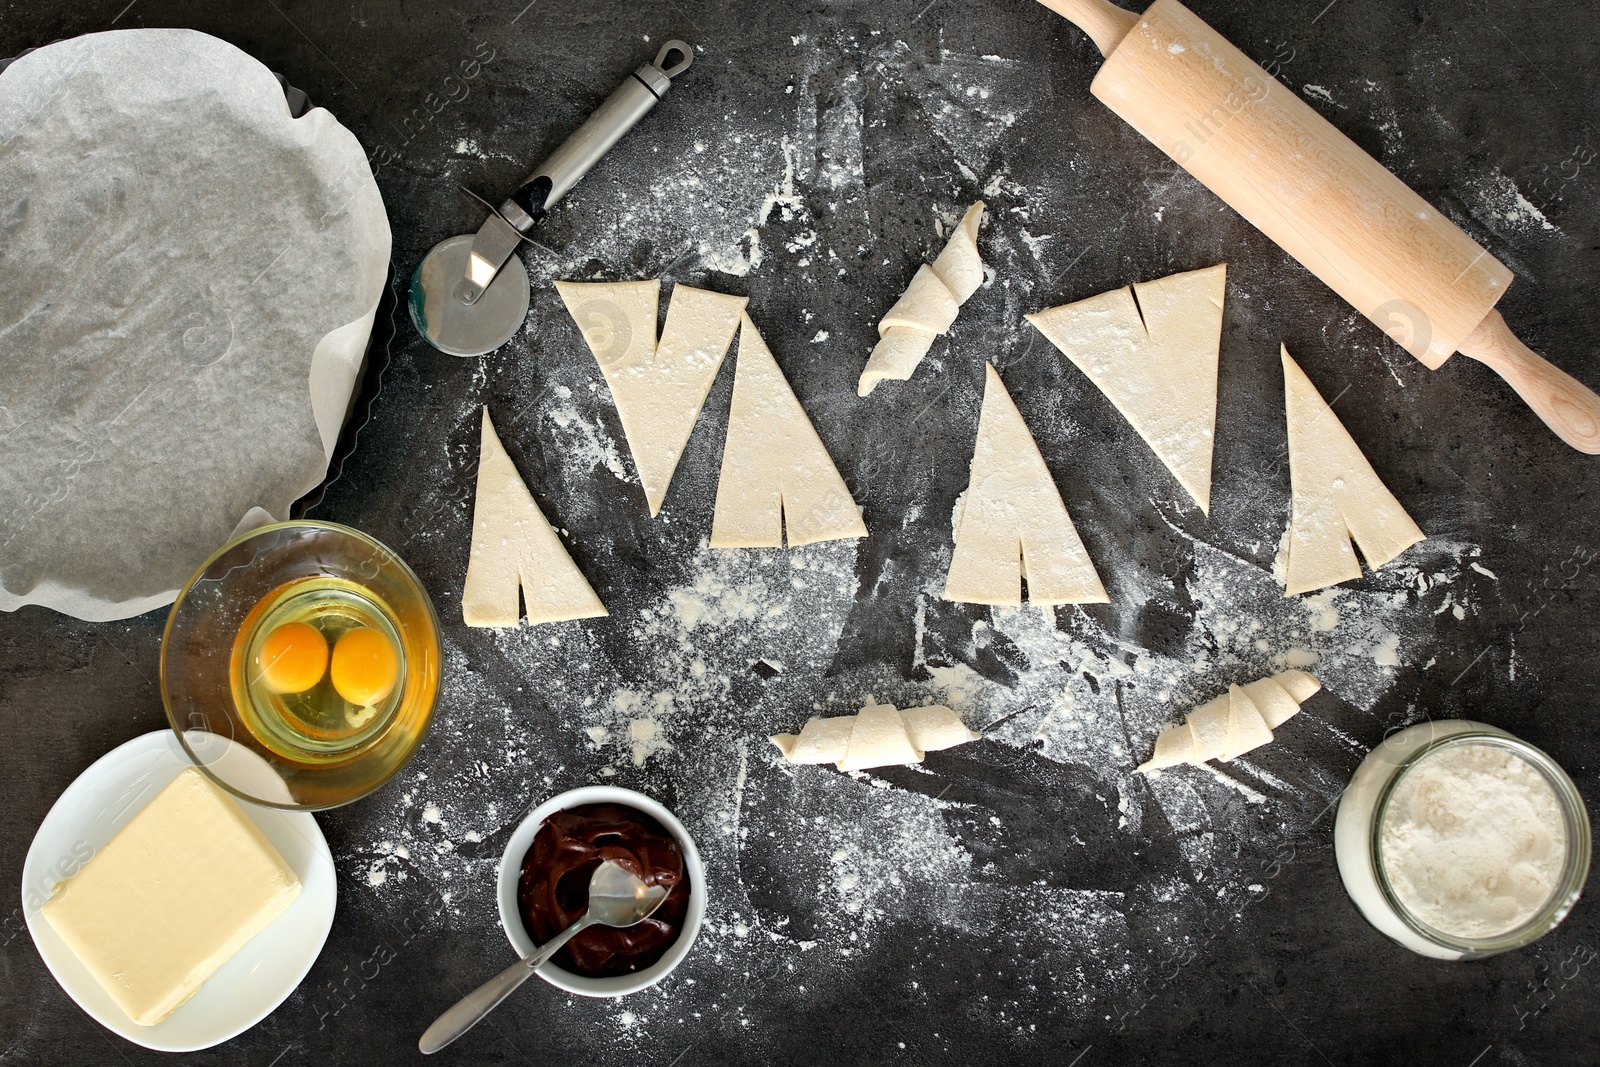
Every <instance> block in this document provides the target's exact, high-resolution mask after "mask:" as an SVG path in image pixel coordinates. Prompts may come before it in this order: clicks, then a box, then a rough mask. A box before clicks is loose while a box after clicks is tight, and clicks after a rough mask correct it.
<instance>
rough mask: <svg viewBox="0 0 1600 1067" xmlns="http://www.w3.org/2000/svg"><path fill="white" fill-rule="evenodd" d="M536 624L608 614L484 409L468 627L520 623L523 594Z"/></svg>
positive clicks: (465, 599)
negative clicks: (520, 606)
mask: <svg viewBox="0 0 1600 1067" xmlns="http://www.w3.org/2000/svg"><path fill="white" fill-rule="evenodd" d="M519 588H520V589H521V591H522V598H523V599H524V600H525V601H526V602H527V605H528V621H529V622H530V623H535V624H537V623H541V622H560V621H562V620H564V619H590V618H594V617H595V616H597V615H605V614H606V613H607V612H606V609H605V605H603V604H601V603H600V598H599V597H597V596H595V595H594V589H592V588H591V587H590V585H589V582H588V580H587V579H585V578H584V576H583V573H582V572H581V571H579V570H578V567H577V565H576V564H574V563H573V562H572V557H571V556H569V555H568V554H567V550H566V547H565V546H564V545H562V543H561V538H559V537H557V536H556V532H555V530H553V529H551V527H550V523H549V522H547V521H546V520H545V517H544V513H543V512H541V511H540V510H539V505H538V504H536V503H534V500H533V494H532V493H530V492H528V487H527V485H526V484H525V483H524V482H523V480H522V478H521V476H520V475H518V474H517V468H516V467H515V466H513V465H512V463H511V457H510V456H508V455H506V450H505V448H504V447H503V446H502V445H501V444H500V438H499V436H498V435H497V434H496V433H495V432H494V423H492V422H490V421H489V409H488V408H484V409H483V434H482V438H481V443H480V444H479V446H478V495H477V499H476V500H475V501H474V502H473V505H472V557H471V559H470V560H469V561H468V563H467V581H466V586H465V588H463V589H462V590H461V618H462V621H464V622H465V623H466V624H467V625H468V626H515V625H517V620H518V615H517V590H518V589H519Z"/></svg>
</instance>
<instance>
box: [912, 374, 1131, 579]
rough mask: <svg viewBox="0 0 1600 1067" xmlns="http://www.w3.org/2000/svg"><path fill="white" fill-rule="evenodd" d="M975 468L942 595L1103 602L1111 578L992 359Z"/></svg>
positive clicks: (974, 457)
mask: <svg viewBox="0 0 1600 1067" xmlns="http://www.w3.org/2000/svg"><path fill="white" fill-rule="evenodd" d="M984 373H985V379H984V389H983V409H982V411H981V413H980V414H979V416H978V439H977V442H976V444H975V445H974V447H973V451H972V476H971V479H970V480H969V481H968V483H967V491H966V494H965V496H964V497H963V501H962V504H961V506H960V509H959V511H960V515H959V517H958V519H957V522H956V530H955V540H956V548H955V554H954V555H953V556H952V558H951V560H950V571H949V574H948V575H947V577H946V578H945V587H944V598H945V599H946V600H955V601H961V602H963V603H968V604H1004V605H1018V604H1021V603H1022V580H1023V579H1024V578H1026V579H1027V581H1028V599H1029V601H1031V602H1032V603H1034V604H1104V603H1107V602H1108V600H1109V598H1108V597H1107V596H1106V590H1105V586H1104V585H1102V584H1101V582H1100V575H1099V574H1098V573H1096V571H1095V569H1094V563H1093V562H1091V561H1090V559H1089V553H1088V551H1087V550H1085V549H1084V547H1083V541H1082V540H1081V539H1080V538H1079V537H1078V531H1077V530H1076V529H1075V528H1074V527H1073V525H1072V518H1071V516H1069V515H1068V514H1067V507H1066V505H1065V504H1064V503H1062V501H1061V493H1060V492H1059V491H1058V490H1057V489H1056V483H1055V481H1054V480H1053V479H1052V478H1051V477H1050V469H1049V468H1048V467H1046V466H1045V462H1044V456H1042V455H1041V454H1040V453H1039V446H1038V445H1037V444H1036V443H1035V442H1034V440H1033V435H1032V434H1031V433H1029V432H1028V426H1027V424H1026V423H1024V422H1023V421H1022V415H1021V413H1020V412H1018V411H1017V406H1016V404H1014V403H1012V401H1011V394H1010V393H1008V392H1006V387H1005V383H1003V382H1002V381H1001V380H1000V375H999V373H998V372H997V371H996V370H995V369H994V367H993V366H992V365H986V368H985V372H984Z"/></svg>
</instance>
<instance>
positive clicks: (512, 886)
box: [497, 785, 706, 997]
mask: <svg viewBox="0 0 1600 1067" xmlns="http://www.w3.org/2000/svg"><path fill="white" fill-rule="evenodd" d="M583 804H621V805H623V806H624V807H629V808H633V809H635V810H636V811H642V812H644V813H645V814H646V815H648V816H650V817H651V818H653V819H655V820H656V822H658V823H660V824H661V825H662V826H663V827H664V828H665V829H666V831H667V832H668V833H670V834H671V835H672V836H673V837H674V838H675V839H676V840H677V842H678V848H679V849H680V850H681V851H682V852H683V869H684V873H686V874H687V875H688V876H689V910H688V911H687V912H686V913H685V914H684V917H683V928H682V929H681V930H680V931H679V932H678V939H677V940H676V941H674V942H673V943H672V946H671V947H670V948H668V949H667V951H666V955H664V956H662V957H661V958H660V959H659V960H657V961H656V962H655V963H654V964H653V965H651V966H649V967H646V968H645V969H644V970H642V971H635V972H634V973H632V974H621V975H617V976H616V977H614V978H585V977H584V976H583V975H580V974H573V973H572V972H571V971H567V970H563V969H562V968H561V967H559V966H557V965H556V964H555V963H554V962H551V963H546V964H545V965H544V966H543V967H540V968H539V970H538V972H537V973H538V975H539V977H540V978H543V979H544V980H545V981H546V982H549V983H550V984H551V985H553V986H555V987H556V988H558V989H565V990H566V991H567V992H568V993H576V994H578V995H579V996H582V997H620V996H623V995H624V994H626V993H637V992H638V991H639V990H641V989H645V988H648V987H649V986H653V985H655V984H656V983H657V982H659V981H661V979H663V978H665V977H666V976H667V975H668V974H670V973H672V969H673V968H674V967H676V966H677V965H678V964H679V962H680V961H682V959H683V958H684V957H685V956H687V955H688V954H689V949H690V948H692V947H693V946H694V942H695V938H697V937H699V936H700V920H701V919H702V918H704V916H705V913H706V872H705V868H704V867H702V866H701V865H700V853H699V851H697V850H696V849H695V847H694V839H693V838H692V837H690V836H689V831H688V830H685V829H684V828H683V823H681V822H679V821H678V818H677V816H675V815H673V814H672V812H670V811H668V810H667V809H666V808H664V807H662V806H661V805H660V804H658V803H656V802H655V801H654V800H651V799H650V798H649V797H647V796H645V795H644V794H643V793H635V792H634V791H633V790H631V789H622V788H619V787H617V786H614V785H586V786H584V787H582V788H581V789H569V790H567V791H566V792H565V793H561V794H558V795H556V796H553V797H551V798H550V799H549V800H547V801H545V802H544V803H543V804H540V805H539V806H538V807H537V808H534V809H533V811H532V812H531V813H529V815H528V817H527V818H526V819H523V820H522V825H521V826H518V827H517V831H516V833H514V834H512V835H511V840H510V841H508V842H506V850H505V854H504V855H502V856H501V857H500V873H499V875H498V883H497V890H498V892H497V896H498V897H499V900H500V925H501V926H502V927H504V928H505V931H506V937H507V938H508V939H510V941H511V947H512V948H514V949H516V950H517V954H518V955H520V956H528V955H532V953H533V950H534V949H536V948H538V945H536V944H535V943H534V940H533V938H531V937H529V936H528V930H527V927H525V926H524V925H523V923H522V913H521V912H520V911H519V910H518V908H517V881H518V880H519V879H520V878H521V876H522V861H523V860H524V859H525V858H526V857H527V855H528V850H529V849H530V848H532V847H533V839H534V836H535V835H536V834H538V832H539V827H541V826H543V825H544V821H545V820H546V819H547V818H549V817H550V816H551V815H554V814H555V813H556V812H558V811H563V810H566V809H570V808H576V807H579V806H581V805H583Z"/></svg>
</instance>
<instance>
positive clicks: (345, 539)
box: [161, 520, 441, 811]
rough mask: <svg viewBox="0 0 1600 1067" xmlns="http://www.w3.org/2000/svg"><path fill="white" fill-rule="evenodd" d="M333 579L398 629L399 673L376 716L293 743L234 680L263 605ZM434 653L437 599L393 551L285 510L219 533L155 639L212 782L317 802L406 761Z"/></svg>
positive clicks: (333, 803)
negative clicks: (316, 740)
mask: <svg viewBox="0 0 1600 1067" xmlns="http://www.w3.org/2000/svg"><path fill="white" fill-rule="evenodd" d="M328 586H336V587H338V589H339V590H341V591H342V595H344V596H345V597H346V598H347V599H352V600H353V601H354V602H357V603H360V604H362V605H364V606H366V607H368V608H371V609H374V610H375V612H376V613H377V618H376V621H377V622H379V623H381V624H382V626H381V628H382V629H383V630H385V631H387V632H389V633H391V634H393V635H395V636H396V637H397V638H398V644H399V647H398V649H397V650H396V651H397V653H398V655H397V659H398V674H397V678H396V680H395V683H394V687H393V693H392V694H391V695H392V699H386V700H385V703H384V709H383V710H384V714H383V716H382V718H381V721H380V722H377V723H375V724H373V725H372V726H371V727H370V728H365V729H361V730H359V731H352V732H351V735H350V736H349V737H348V738H346V739H344V740H342V741H341V742H339V743H337V744H334V745H331V746H330V745H329V744H326V743H323V744H320V745H318V744H312V743H310V742H307V743H306V744H305V745H304V746H303V747H297V745H296V744H295V743H293V742H294V738H295V737H296V736H298V735H295V734H293V733H292V732H288V731H286V730H284V729H282V728H279V729H272V730H269V729H266V728H264V718H263V714H262V712H261V710H260V709H259V707H258V706H257V705H255V704H252V703H251V700H250V690H249V689H248V687H247V685H246V684H245V683H244V682H243V681H242V680H241V673H242V667H241V664H242V663H243V659H242V653H241V649H244V648H246V647H247V646H249V644H250V641H251V629H250V628H252V627H257V626H259V625H260V624H261V620H262V618H263V615H264V609H265V608H268V607H270V606H272V605H275V604H281V603H284V602H287V601H286V598H288V597H290V596H293V595H297V594H296V593H295V591H296V590H301V591H303V590H306V589H318V590H320V589H323V588H324V587H328ZM266 616H267V617H270V612H267V613H266ZM440 660H441V650H440V645H439V618H438V616H437V615H436V614H435V612H434V609H433V602H432V601H431V600H429V598H428V594H427V591H426V590H424V589H423V588H422V583H421V582H420V581H418V579H417V576H416V574H414V573H413V572H412V570H411V568H410V567H408V566H406V564H405V562H404V561H403V560H401V559H400V557H399V556H396V555H395V554H394V553H393V552H391V551H389V549H387V548H385V547H384V546H383V545H382V544H380V543H379V542H377V541H375V540H373V539H372V538H370V537H368V536H367V535H366V534H364V533H362V532H361V531H359V530H354V529H351V528H350V527H348V526H340V525H337V524H335V523H330V522H313V521H309V520H302V521H299V522H280V523H275V524H273V525H271V526H263V527H260V528H259V529H255V530H251V531H250V532H248V533H245V534H241V535H240V536H238V537H235V538H234V539H233V540H232V541H229V542H228V543H227V544H226V545H223V546H222V548H220V549H218V550H217V552H216V553H215V554H214V555H212V557H211V558H210V559H208V560H206V562H205V563H204V564H202V565H201V567H200V569H199V570H198V571H196V572H195V574H194V576H193V577H192V578H190V579H189V581H188V582H187V583H186V584H185V585H184V587H183V589H182V591H181V592H179V594H178V599H177V601H176V602H174V603H173V605H172V612H171V614H170V615H169V616H168V617H167V628H166V632H165V633H164V634H163V635H162V639H161V697H162V700H163V701H164V702H165V704H166V708H167V721H168V722H169V723H171V725H172V729H173V730H174V731H175V732H176V733H177V735H178V739H179V741H180V742H181V743H182V744H183V747H184V749H185V750H186V751H187V752H188V753H189V755H190V756H191V757H192V758H193V759H194V761H195V763H196V765H198V766H199V767H200V768H201V769H202V770H203V771H205V772H206V773H207V774H208V775H210V777H211V778H212V779H214V780H215V781H216V782H217V784H218V785H221V786H222V787H223V788H225V789H227V790H228V791H229V792H231V793H234V794H235V795H237V796H240V797H242V798H244V799H246V800H250V801H254V802H255V803H257V804H265V805H267V806H269V807H275V808H285V809H289V810H294V811H314V810H319V809H322V808H332V807H337V806H339V805H341V804H348V803H350V802H351V801H353V800H357V799H359V798H361V797H363V796H366V795H367V794H368V793H370V792H372V791H373V790H374V789H377V788H378V787H379V786H381V785H383V784H384V783H385V782H387V781H388V780H389V779H390V778H392V777H394V775H395V774H396V772H398V771H399V770H400V768H401V767H403V766H405V764H406V761H408V760H409V759H410V758H411V756H412V754H413V753H415V752H416V750H417V748H418V747H419V746H420V745H421V744H422V740H423V738H424V737H425V736H426V735H427V732H428V725H429V723H430V722H431V720H432V718H433V711H434V706H435V704H436V703H437V700H438V694H439V664H440ZM259 677H260V675H257V678H259ZM363 710H365V709H363ZM286 738H288V740H286Z"/></svg>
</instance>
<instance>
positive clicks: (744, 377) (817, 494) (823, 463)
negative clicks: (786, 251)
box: [711, 315, 867, 548]
mask: <svg viewBox="0 0 1600 1067" xmlns="http://www.w3.org/2000/svg"><path fill="white" fill-rule="evenodd" d="M740 321H741V325H740V328H739V357H738V364H737V366H736V368H735V370H734V377H733V402H732V405H731V408H730V410H729V412H728V438H727V442H726V443H725V444H724V445H723V449H722V473H721V475H720V476H719V477H718V480H717V503H716V508H715V512H714V514H713V516H712V520H711V547H712V548H781V547H782V546H783V542H784V534H785V533H786V532H787V534H788V538H789V546H790V547H791V548H793V547H796V546H799V545H809V544H813V543H815V542H817V541H837V540H840V539H842V538H849V537H865V536H867V525H866V523H864V522H862V521H861V512H860V510H859V509H857V507H856V502H855V500H854V498H852V497H851V495H850V490H849V489H848V488H846V486H845V484H844V479H843V478H841V477H840V476H839V469H838V468H837V467H835V466H834V465H833V460H832V459H830V458H829V456H828V450H827V449H826V448H825V447H823V444H822V439H821V438H820V437H818V436H817V431H816V428H815V427H813V426H812V425H811V420H810V419H809V418H807V417H806V413H805V409H803V408H802V407H801V406H800V401H799V400H797V399H796V398H795V395H794V390H793V389H791V388H789V380H788V379H787V378H785V377H784V376H783V371H782V370H780V369H779V368H778V362H777V360H775V359H773V358H772V351H771V349H769V348H767V345H766V342H765V341H763V340H762V339H761V334H760V333H759V332H757V330H756V327H755V324H754V323H753V322H751V321H750V316H749V315H744V316H742V317H741V320H740Z"/></svg>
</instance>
